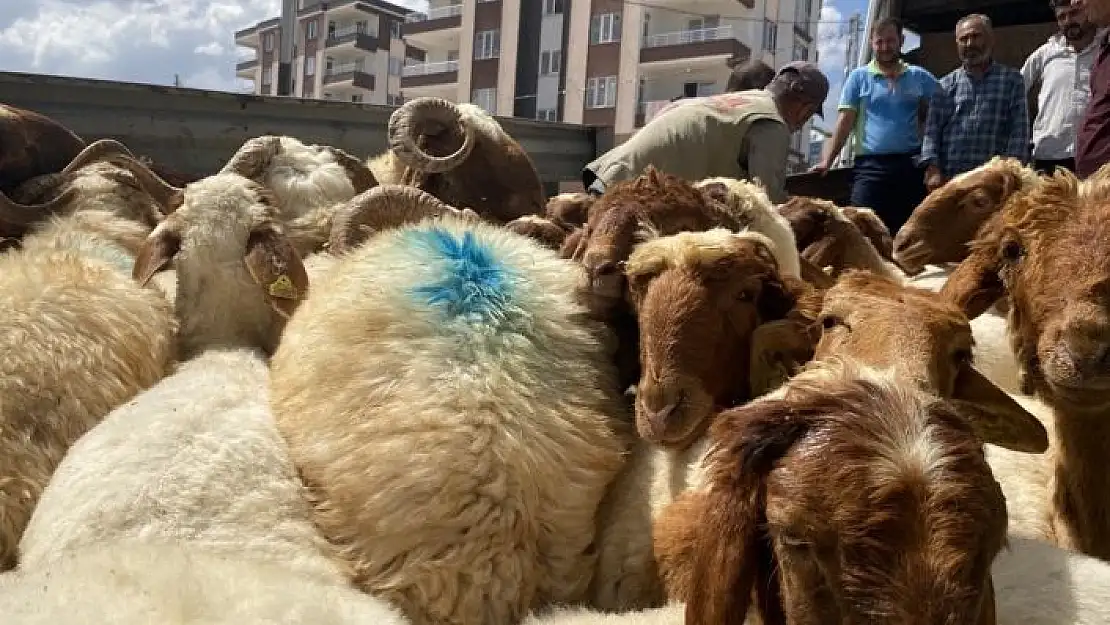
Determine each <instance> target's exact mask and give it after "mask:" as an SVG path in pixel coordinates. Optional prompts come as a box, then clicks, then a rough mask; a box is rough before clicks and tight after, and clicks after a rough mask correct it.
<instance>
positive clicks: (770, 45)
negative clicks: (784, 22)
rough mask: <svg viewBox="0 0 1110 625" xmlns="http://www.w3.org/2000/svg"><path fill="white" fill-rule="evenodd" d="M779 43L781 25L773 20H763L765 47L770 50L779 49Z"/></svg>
mask: <svg viewBox="0 0 1110 625" xmlns="http://www.w3.org/2000/svg"><path fill="white" fill-rule="evenodd" d="M778 43H779V25H778V22H774V21H771V20H763V49H764V50H766V51H768V52H772V53H773V52H775V51H776V50H777V49H778Z"/></svg>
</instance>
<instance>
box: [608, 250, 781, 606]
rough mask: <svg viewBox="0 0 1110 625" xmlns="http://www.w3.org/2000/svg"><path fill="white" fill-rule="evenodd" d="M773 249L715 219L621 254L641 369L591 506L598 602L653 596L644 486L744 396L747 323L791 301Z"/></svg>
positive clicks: (635, 601) (646, 600)
mask: <svg viewBox="0 0 1110 625" xmlns="http://www.w3.org/2000/svg"><path fill="white" fill-rule="evenodd" d="M772 249H773V243H772V242H771V240H770V239H769V238H767V237H766V236H764V235H761V234H758V233H755V232H740V233H735V232H731V231H729V230H726V229H724V228H717V229H713V230H709V231H706V232H683V233H679V234H675V235H671V236H668V237H661V238H656V239H652V240H649V241H647V242H644V243H642V244H640V245H639V246H638V247H637V248H636V249H635V250H634V251H633V253H632V256H631V257H630V258H629V260H628V264H627V269H626V271H627V273H628V280H629V296H630V299H631V300H632V302H633V303H634V307H635V309H636V311H637V313H638V316H639V323H640V334H641V340H640V359H641V362H642V363H643V366H642V369H643V372H644V374H643V377H642V378H641V379H640V380H639V385H638V388H637V392H636V402H635V422H636V429H637V431H638V432H639V434H640V441H639V442H638V443H637V447H636V448H634V451H633V455H632V456H631V461H630V464H628V465H627V466H626V467H625V469H624V471H623V472H622V473H621V474H620V475H619V476H618V477H617V479H616V481H615V483H614V484H613V485H612V486H611V487H610V489H609V492H608V493H607V495H606V499H605V501H604V502H603V504H602V508H601V512H600V513H599V519H598V526H599V530H598V540H597V544H598V563H597V570H596V572H595V574H594V580H593V583H592V584H591V589H590V601H591V603H592V605H594V606H596V607H599V608H601V609H604V610H629V609H636V608H639V607H644V606H646V605H650V604H653V603H654V601H653V600H654V599H657V598H658V597H657V593H658V591H659V589H658V584H657V583H655V581H654V579H653V577H652V576H651V574H650V572H651V567H650V559H651V552H650V544H649V543H646V541H647V540H649V538H650V525H649V524H650V515H649V514H648V512H647V510H645V507H650V506H649V504H653V503H654V501H651V502H649V501H645V494H646V492H647V491H648V490H649V489H654V488H655V485H654V484H652V482H651V480H653V479H655V476H656V475H657V474H658V472H659V471H662V470H663V468H662V467H663V466H664V465H665V463H666V462H668V460H669V458H671V457H672V456H671V454H675V455H681V454H682V453H683V452H682V449H683V448H684V447H687V446H688V445H689V444H690V442H691V441H692V440H696V439H697V438H698V437H700V435H701V433H702V432H703V431H704V429H705V426H706V424H707V422H708V420H709V418H710V417H711V415H712V414H713V413H714V411H716V410H718V409H720V407H722V406H731V405H735V404H736V403H737V402H741V401H744V400H746V399H747V398H748V394H747V391H748V381H747V379H745V378H746V375H747V368H746V367H745V366H742V365H743V364H744V363H746V362H747V360H748V352H749V347H748V341H749V338H750V335H751V333H752V330H753V329H754V328H755V327H756V326H757V325H759V323H760V322H761V321H766V320H768V319H776V318H782V317H783V316H784V315H785V314H786V313H787V312H788V311H789V310H790V309H791V307H792V306H793V305H794V303H795V302H794V298H793V295H792V293H791V291H790V290H789V289H788V286H787V284H786V283H785V282H784V279H783V277H782V276H780V274H779V272H778V264H777V262H776V259H775V257H774V256H773V255H772ZM709 343H712V345H713V347H712V348H711V349H707V346H708V344H709ZM656 449H666V450H667V451H659V452H658V453H657V454H656V453H654V452H653V451H651V450H656ZM671 450H673V451H671Z"/></svg>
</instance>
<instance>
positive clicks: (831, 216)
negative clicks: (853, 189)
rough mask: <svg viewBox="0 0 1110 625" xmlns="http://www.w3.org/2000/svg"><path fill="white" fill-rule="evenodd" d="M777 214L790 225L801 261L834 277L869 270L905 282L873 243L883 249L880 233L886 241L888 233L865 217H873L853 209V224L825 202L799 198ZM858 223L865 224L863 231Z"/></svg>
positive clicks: (843, 210)
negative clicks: (843, 272) (829, 272)
mask: <svg viewBox="0 0 1110 625" xmlns="http://www.w3.org/2000/svg"><path fill="white" fill-rule="evenodd" d="M778 210H779V213H780V214H781V215H782V216H783V217H786V220H787V221H788V222H790V227H791V229H793V230H794V236H795V238H796V240H797V244H798V249H799V250H800V251H801V252H802V257H803V258H805V259H806V260H808V261H809V262H811V263H813V264H814V265H816V266H817V267H832V269H833V274H834V275H839V273H840V272H841V271H843V270H845V269H868V270H870V271H872V272H874V273H877V274H879V275H883V276H887V277H890V278H895V279H899V280H901V279H903V278H904V274H902V272H901V270H899V269H898V267H896V266H895V265H894V264H893V263H891V262H890V261H888V260H886V259H884V258H883V255H882V254H881V253H880V252H879V251H878V247H877V246H876V243H875V241H876V240H877V241H878V245H883V244H884V242H883V233H886V236H887V238H889V232H887V231H886V230H885V226H884V228H883V229H876V228H874V227H873V225H872V224H870V223H869V222H870V221H871V220H870V218H869V216H868V214H869V213H870V217H874V213H871V212H870V211H866V212H865V209H853V211H852V214H853V215H854V216H855V218H856V220H855V221H853V220H852V219H851V218H850V217H849V212H848V210H847V209H843V208H841V207H839V206H837V205H836V204H833V203H832V202H829V201H828V200H820V199H816V198H809V197H800V196H794V197H792V198H790V200H789V201H787V202H786V203H784V204H781V205H780V206H779V207H778ZM875 219H877V217H875ZM857 223H862V224H864V226H863V228H866V231H865V230H864V229H863V228H860V227H859V226H858V225H857ZM865 232H871V233H872V236H874V237H875V238H874V239H873V238H872V237H871V236H868V235H867V234H865Z"/></svg>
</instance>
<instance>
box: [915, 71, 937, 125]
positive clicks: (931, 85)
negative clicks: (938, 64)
mask: <svg viewBox="0 0 1110 625" xmlns="http://www.w3.org/2000/svg"><path fill="white" fill-rule="evenodd" d="M920 72H921V77H922V80H921V99H920V100H918V102H917V136H919V137H922V136H924V135H925V122H926V121H927V120H928V118H929V100H930V99H931V98H932V97H933V94H934V93H936V91H937V89H939V88H940V83H939V82H937V78H936V76H933V74H932V72H930V71H929V70H927V69H924V68H922V69H921V70H920Z"/></svg>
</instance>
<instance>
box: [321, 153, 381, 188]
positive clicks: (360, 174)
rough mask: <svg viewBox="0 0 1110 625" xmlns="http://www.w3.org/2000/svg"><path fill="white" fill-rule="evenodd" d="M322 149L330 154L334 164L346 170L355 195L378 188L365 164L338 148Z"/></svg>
mask: <svg viewBox="0 0 1110 625" xmlns="http://www.w3.org/2000/svg"><path fill="white" fill-rule="evenodd" d="M324 149H325V150H327V151H328V152H330V153H331V154H332V156H334V157H335V162H336V163H339V165H340V166H341V167H343V169H344V170H346V172H347V177H348V178H350V179H351V185H352V186H354V188H355V194H356V195H357V194H359V193H362V192H363V191H368V190H370V189H373V188H374V187H376V186H378V179H377V178H375V177H374V172H372V171H370V168H369V167H367V166H366V163H364V162H362V161H360V160H358V159H357V158H355V157H353V156H351V155H350V154H348V153H347V152H344V151H343V150H341V149H339V148H335V147H331V146H324Z"/></svg>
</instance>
